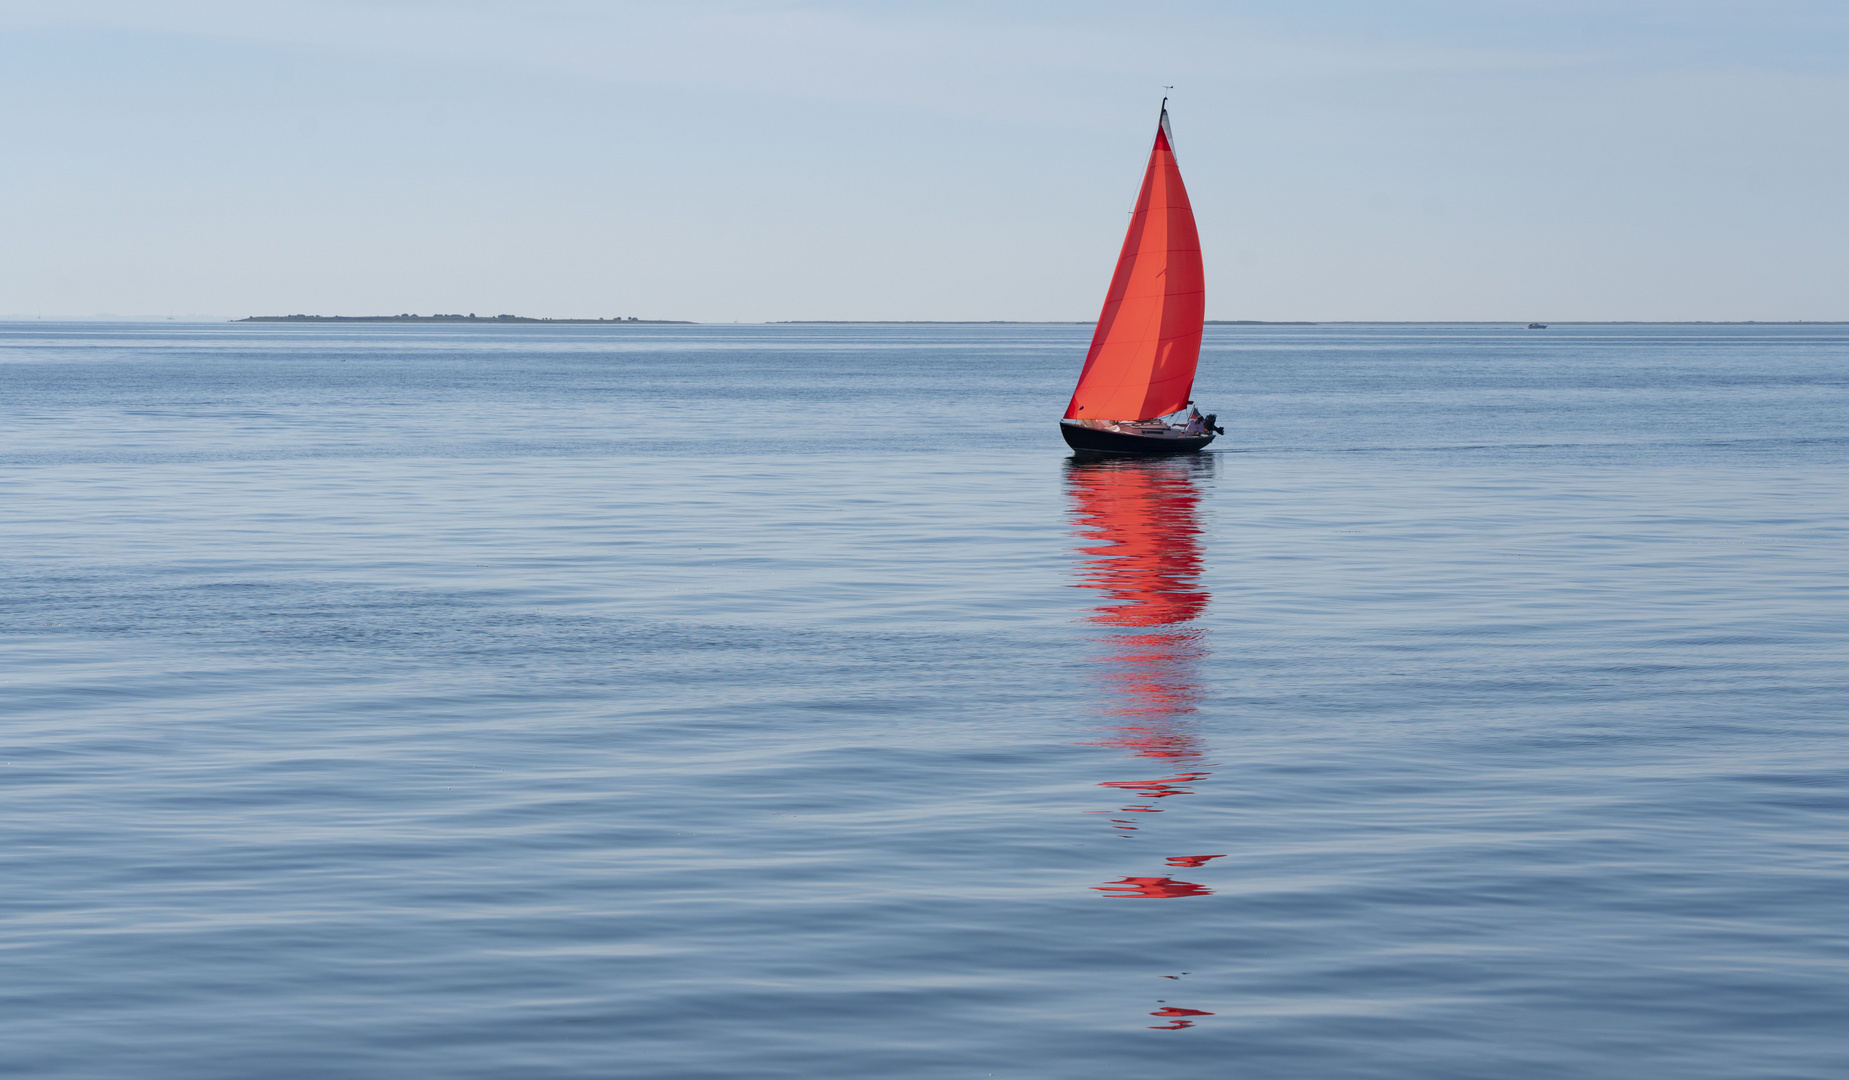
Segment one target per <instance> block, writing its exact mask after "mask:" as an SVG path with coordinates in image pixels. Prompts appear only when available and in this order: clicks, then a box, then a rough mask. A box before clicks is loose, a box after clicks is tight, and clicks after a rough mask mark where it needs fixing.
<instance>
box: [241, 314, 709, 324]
mask: <svg viewBox="0 0 1849 1080" xmlns="http://www.w3.org/2000/svg"><path fill="white" fill-rule="evenodd" d="M232 322H308V323H312V322H363V323H391V322H402V323H461V324H463V325H469V324H476V325H480V324H482V323H490V324H506V323H581V324H590V325H602V326H611V325H615V324H623V325H627V326H662V325H674V326H692V325H694V323H693V320H692V319H633V318H631V319H535V318H531V317H529V316H526V315H490V316H488V317H487V318H480V317H477V316H475V315H251V316H248V317H246V318H242V319H233V320H232Z"/></svg>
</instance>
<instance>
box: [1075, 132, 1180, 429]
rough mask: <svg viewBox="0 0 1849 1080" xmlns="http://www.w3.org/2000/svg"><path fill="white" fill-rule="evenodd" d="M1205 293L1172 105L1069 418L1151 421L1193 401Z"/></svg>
mask: <svg viewBox="0 0 1849 1080" xmlns="http://www.w3.org/2000/svg"><path fill="white" fill-rule="evenodd" d="M1206 297H1207V293H1206V288H1205V285H1204V283H1203V280H1202V275H1201V241H1200V236H1199V234H1198V233H1196V232H1195V231H1194V209H1193V207H1191V206H1189V205H1188V191H1187V189H1186V188H1184V187H1182V185H1181V170H1180V169H1179V168H1177V167H1176V166H1175V152H1174V150H1173V149H1171V144H1170V142H1169V133H1168V110H1167V109H1166V108H1164V109H1163V110H1162V120H1161V122H1160V123H1159V124H1158V125H1157V127H1156V146H1155V149H1154V150H1152V151H1150V154H1149V168H1148V170H1147V171H1146V172H1144V173H1143V190H1142V191H1140V192H1138V193H1137V196H1136V211H1135V212H1134V213H1133V214H1132V215H1131V216H1130V231H1129V233H1128V234H1126V235H1125V236H1124V249H1123V253H1122V254H1121V255H1119V256H1118V257H1117V273H1116V274H1115V275H1114V276H1113V277H1112V278H1111V291H1110V292H1108V293H1106V294H1105V297H1104V312H1103V314H1101V315H1099V316H1098V330H1097V333H1095V334H1093V335H1092V338H1091V351H1090V352H1089V353H1087V354H1086V355H1085V370H1084V371H1083V372H1081V373H1080V374H1079V385H1078V389H1076V390H1074V391H1073V392H1072V403H1071V404H1070V405H1067V406H1066V418H1067V419H1068V420H1075V419H1076V420H1149V419H1152V418H1154V417H1158V416H1167V415H1168V414H1169V413H1173V412H1179V411H1181V410H1182V409H1184V408H1186V407H1187V404H1188V394H1189V393H1190V392H1191V391H1192V390H1193V389H1194V366H1195V364H1196V362H1198V361H1199V360H1200V356H1201V324H1202V322H1203V321H1204V320H1205V318H1206V313H1207V299H1206Z"/></svg>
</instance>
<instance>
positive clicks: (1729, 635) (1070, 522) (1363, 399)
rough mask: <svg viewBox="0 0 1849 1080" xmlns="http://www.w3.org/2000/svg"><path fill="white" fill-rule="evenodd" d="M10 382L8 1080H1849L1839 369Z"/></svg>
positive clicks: (882, 338)
mask: <svg viewBox="0 0 1849 1080" xmlns="http://www.w3.org/2000/svg"><path fill="white" fill-rule="evenodd" d="M1088 332H1089V331H1088V328H1086V327H1078V326H1016V327H1006V326H1003V327H950V326H943V327H760V326H744V327H724V326H702V327H663V328H642V327H621V328H613V327H587V328H577V327H553V328H543V327H468V328H443V327H428V326H378V327H358V328H343V327H316V326H309V327H289V326H264V325H225V326H191V325H181V324H166V325H156V326H123V325H107V326H105V325H51V324H11V325H7V326H0V392H3V399H0V463H4V470H3V471H0V476H3V479H0V521H3V523H4V525H3V530H4V531H3V533H0V537H3V539H4V545H3V550H0V562H3V564H4V570H5V575H6V578H5V580H6V590H5V593H4V603H3V608H0V611H3V622H0V630H3V631H4V633H3V634H0V663H3V664H4V672H5V681H4V686H3V687H0V709H3V710H4V717H5V722H4V729H3V730H4V733H5V749H4V762H3V764H0V871H3V873H4V878H3V880H4V882H5V886H4V889H3V890H0V970H4V972H5V977H4V979H3V980H0V1069H4V1070H5V1071H7V1072H9V1073H11V1074H14V1075H32V1076H37V1077H51V1078H76V1077H136V1078H148V1077H153V1078H168V1077H172V1078H186V1080H218V1078H227V1080H228V1078H247V1077H254V1076H263V1077H272V1078H293V1077H358V1078H370V1077H464V1078H469V1077H482V1078H487V1077H493V1078H523V1080H524V1078H564V1077H571V1078H576V1077H587V1078H588V1077H618V1076H620V1077H649V1078H655V1077H661V1078H695V1077H701V1078H718V1077H792V1078H793V1077H805V1078H810V1077H871V1076H881V1077H899V1078H939V1077H944V1078H949V1077H985V1076H991V1075H992V1076H996V1077H1014V1078H1025V1077H1044V1078H1069V1077H1145V1076H1188V1077H1194V1076H1200V1077H1221V1076H1242V1077H1280V1078H1283V1077H1291V1078H1299V1077H1317V1078H1349V1077H1393V1078H1399V1077H1405V1078H1419V1080H1431V1078H1451V1077H1457V1078H1478V1077H1497V1078H1530V1077H1534V1078H1540V1077H1563V1078H1564V1077H1574V1078H1585V1077H1612V1078H1620V1077H1622V1078H1627V1080H1629V1078H1635V1077H1640V1076H1675V1077H1681V1078H1690V1077H1695V1078H1700V1077H1715V1078H1721V1077H1726V1078H1737V1077H1746V1076H1752V1077H1817V1078H1822V1077H1830V1078H1835V1077H1840V1076H1842V1075H1844V1074H1845V1072H1846V1071H1849V1023H1846V1022H1845V1019H1844V1018H1845V1016H1846V1015H1849V925H1846V924H1845V918H1844V912H1845V908H1846V906H1849V904H1846V902H1849V794H1846V785H1849V735H1846V733H1845V727H1846V723H1845V722H1846V719H1849V717H1846V715H1845V714H1846V712H1849V710H1846V709H1845V698H1846V696H1849V667H1846V666H1845V660H1846V659H1849V655H1846V653H1849V650H1846V649H1845V645H1846V643H1849V587H1846V586H1849V575H1846V574H1845V559H1844V545H1845V540H1849V327H1844V326H1822V327H1750V326H1747V327H1681V326H1678V327H1663V326H1625V327H1555V328H1552V329H1549V330H1547V331H1545V332H1542V331H1535V332H1528V331H1522V330H1515V329H1511V328H1502V327H1424V328H1420V327H1289V328H1284V327H1279V328H1249V329H1248V328H1210V330H1209V336H1208V346H1207V349H1206V352H1205V354H1204V359H1203V365H1202V377H1201V381H1200V383H1199V384H1198V386H1197V393H1196V397H1197V398H1198V399H1199V400H1200V401H1201V403H1202V405H1203V406H1204V407H1206V408H1210V409H1213V410H1214V411H1217V412H1218V413H1219V414H1220V416H1221V418H1222V423H1223V424H1224V425H1225V426H1226V427H1227V429H1228V435H1227V437H1226V438H1224V439H1223V440H1221V442H1220V443H1219V444H1217V445H1216V447H1215V448H1214V452H1213V453H1210V454H1207V455H1204V456H1202V457H1200V458H1198V459H1192V460H1172V461H1166V462H1141V463H1125V464H1117V465H1107V466H1103V467H1082V466H1078V465H1075V464H1073V463H1072V461H1071V459H1070V456H1069V454H1068V452H1067V451H1066V450H1065V448H1064V446H1063V445H1061V444H1060V442H1059V439H1058V436H1057V434H1056V432H1055V430H1054V427H1053V422H1054V419H1055V418H1056V417H1057V415H1058V414H1059V412H1060V410H1061V409H1062V408H1063V406H1064V404H1065V399H1066V395H1067V393H1068V392H1069V390H1070V386H1071V383H1072V380H1073V378H1074V377H1075V375H1076V372H1077V369H1078V365H1079V361H1080V359H1081V357H1082V354H1083V348H1084V343H1085V340H1086V337H1087V335H1088Z"/></svg>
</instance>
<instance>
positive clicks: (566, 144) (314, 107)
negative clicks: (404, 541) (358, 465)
mask: <svg viewBox="0 0 1849 1080" xmlns="http://www.w3.org/2000/svg"><path fill="white" fill-rule="evenodd" d="M1169 86H1172V87H1173V89H1170V90H1165V89H1164V87H1169ZM1165 94H1166V95H1168V96H1169V98H1170V112H1171V119H1172V124H1173V129H1174V133H1175V143H1176V152H1177V158H1178V160H1179V162H1180V164H1181V168H1182V173H1183V176H1184V178H1185V180H1186V182H1187V184H1188V187H1189V191H1190V194H1191V196H1192V199H1193V203H1194V207H1195V213H1196V216H1197V219H1198V222H1199V225H1200V231H1201V241H1202V249H1203V256H1204V259H1205V262H1206V270H1207V286H1208V305H1207V310H1208V317H1209V318H1214V319H1263V320H1373V319H1380V320H1427V319H1431V320H1453V319H1455V320H1473V319H1484V320H1497V319H1511V320H1519V321H1526V320H1530V319H1537V320H1541V321H1563V322H1564V321H1571V320H1604V319H1640V320H1746V319H1757V320H1765V321H1772V320H1795V319H1817V320H1827V319H1837V320H1841V319H1849V256H1846V254H1845V253H1849V197H1846V193H1849V3H1844V2H1842V0H1828V2H1822V0H1753V2H1713V0H1676V2H1657V0H1598V2H1590V0H1587V2H1581V0H1554V2H1549V3H1542V2H1524V0H1474V2H1464V0H1403V2H1396V3H1392V4H1385V3H1381V2H1380V0H1366V2H1363V0H1352V2H1350V0H1328V2H1317V0H1251V2H1242V0H1225V2H1217V3H1195V2H1190V0H1171V2H1165V3H1144V2H1140V0H1113V2H1108V3H1102V2H1100V3H1094V2H1091V0H1060V2H1046V3H1040V2H1010V0H989V2H985V3H961V2H958V0H938V2H931V3H923V2H918V3H912V2H897V0H896V2H890V3H846V2H833V3H831V2H815V3H788V2H773V0H763V2H753V0H735V2H726V3H721V2H704V0H685V2H677V3H624V2H588V0H521V2H517V3H516V2H501V0H445V2H442V3H435V2H424V0H367V2H348V0H273V2H265V0H236V2H222V0H160V2H149V0H136V2H124V0H56V2H52V0H40V2H17V0H0V163H3V165H4V167H3V168H0V316H6V317H25V318H35V317H44V318H54V317H84V316H91V315H98V314H104V313H110V314H117V315H146V316H156V317H165V316H169V315H172V316H179V317H191V316H210V317H216V318H235V317H240V316H244V315H254V314H293V313H309V314H348V315H357V314H398V313H400V312H413V313H418V314H434V313H461V314H467V313H469V312H475V313H478V314H482V315H489V314H500V313H513V314H521V315H532V316H551V317H611V316H636V317H639V318H662V319H693V320H700V321H732V320H738V321H748V322H750V321H763V320H777V319H1023V320H1036V319H1049V320H1067V319H1070V320H1090V319H1094V318H1096V317H1097V312H1098V308H1099V306H1100V305H1101V303H1102V301H1103V296H1104V290H1105V287H1106V286H1107V285H1108V284H1109V280H1110V275H1111V268H1112V263H1113V261H1114V260H1115V258H1116V255H1117V250H1118V247H1119V245H1120V244H1121V243H1122V240H1123V231H1124V228H1125V225H1126V224H1127V220H1128V211H1129V209H1130V206H1131V203H1132V201H1133V200H1134V198H1135V195H1136V189H1137V185H1138V183H1139V181H1140V179H1141V174H1142V169H1143V165H1144V163H1145V161H1146V159H1147V156H1148V152H1149V143H1150V140H1151V138H1152V137H1153V134H1154V128H1155V121H1156V113H1157V108H1158V104H1159V102H1160V101H1161V99H1162V97H1163V96H1164V95H1165Z"/></svg>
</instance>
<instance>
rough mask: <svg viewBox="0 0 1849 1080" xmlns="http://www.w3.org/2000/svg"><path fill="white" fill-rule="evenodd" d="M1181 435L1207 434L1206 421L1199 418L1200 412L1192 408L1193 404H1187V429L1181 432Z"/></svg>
mask: <svg viewBox="0 0 1849 1080" xmlns="http://www.w3.org/2000/svg"><path fill="white" fill-rule="evenodd" d="M1182 434H1184V435H1205V434H1207V420H1206V418H1204V417H1202V416H1201V411H1200V410H1199V409H1197V408H1195V407H1194V403H1193V402H1192V401H1190V402H1188V427H1187V429H1186V430H1185V431H1183V432H1182Z"/></svg>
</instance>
